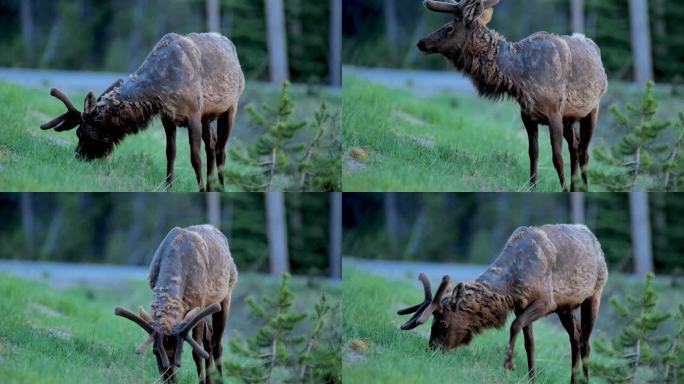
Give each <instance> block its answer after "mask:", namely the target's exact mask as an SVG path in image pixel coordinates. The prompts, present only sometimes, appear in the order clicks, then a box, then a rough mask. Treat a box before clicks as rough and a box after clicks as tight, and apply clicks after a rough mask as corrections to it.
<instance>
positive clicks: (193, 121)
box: [188, 113, 205, 192]
mask: <svg viewBox="0 0 684 384" xmlns="http://www.w3.org/2000/svg"><path fill="white" fill-rule="evenodd" d="M188 140H189V141H190V162H191V163H192V168H193V169H194V170H195V177H196V178H197V185H198V186H199V190H200V192H204V191H205V188H204V180H203V179H202V154H201V153H200V151H201V150H202V118H201V116H200V115H199V113H195V114H193V115H191V116H190V117H189V118H188Z"/></svg>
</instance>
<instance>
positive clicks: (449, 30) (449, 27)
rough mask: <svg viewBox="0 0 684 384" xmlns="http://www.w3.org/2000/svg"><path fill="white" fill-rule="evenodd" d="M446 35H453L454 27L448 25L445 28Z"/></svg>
mask: <svg viewBox="0 0 684 384" xmlns="http://www.w3.org/2000/svg"><path fill="white" fill-rule="evenodd" d="M446 33H447V34H449V35H450V34H452V33H454V26H453V25H449V26H448V27H447V29H446Z"/></svg>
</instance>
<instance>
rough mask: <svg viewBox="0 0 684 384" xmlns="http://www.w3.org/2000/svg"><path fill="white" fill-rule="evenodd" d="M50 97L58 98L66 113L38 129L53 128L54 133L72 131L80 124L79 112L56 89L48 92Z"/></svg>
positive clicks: (65, 96)
mask: <svg viewBox="0 0 684 384" xmlns="http://www.w3.org/2000/svg"><path fill="white" fill-rule="evenodd" d="M50 95H52V96H54V97H56V98H58V99H59V100H61V101H62V103H64V105H65V106H66V108H67V111H66V112H65V113H63V114H61V115H59V116H57V117H55V118H54V119H52V120H50V121H48V122H47V123H45V124H43V125H41V126H40V129H50V128H55V131H57V132H62V131H68V130H70V129H73V128H74V127H76V126H77V125H79V124H81V121H82V118H81V112H80V111H79V110H78V109H76V107H74V104H72V103H71V100H69V98H68V97H67V95H65V94H64V93H62V91H60V90H59V89H57V88H52V89H51V90H50Z"/></svg>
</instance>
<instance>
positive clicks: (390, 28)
mask: <svg viewBox="0 0 684 384" xmlns="http://www.w3.org/2000/svg"><path fill="white" fill-rule="evenodd" d="M384 8H385V33H386V34H387V43H388V44H389V48H390V54H391V55H392V58H393V59H396V57H397V45H398V44H399V24H398V23H397V8H396V1H395V0H385V7H384Z"/></svg>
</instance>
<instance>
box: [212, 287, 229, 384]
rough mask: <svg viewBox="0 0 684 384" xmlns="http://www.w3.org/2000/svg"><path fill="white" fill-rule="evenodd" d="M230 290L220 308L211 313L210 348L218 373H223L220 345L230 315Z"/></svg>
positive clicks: (221, 347) (221, 348)
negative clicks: (211, 331)
mask: <svg viewBox="0 0 684 384" xmlns="http://www.w3.org/2000/svg"><path fill="white" fill-rule="evenodd" d="M232 293H233V292H232V291H231V292H230V293H228V296H227V297H226V298H225V299H223V301H222V302H221V310H220V311H219V312H216V313H214V314H213V315H212V321H213V328H214V329H213V333H212V335H211V349H212V354H213V356H214V365H216V369H217V370H218V372H219V375H221V376H222V375H223V366H222V365H221V355H223V346H222V345H221V339H222V338H223V332H224V331H225V329H226V326H227V325H228V316H229V315H230V297H231V295H232Z"/></svg>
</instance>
